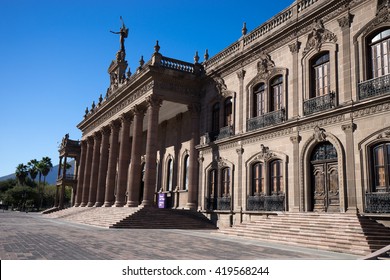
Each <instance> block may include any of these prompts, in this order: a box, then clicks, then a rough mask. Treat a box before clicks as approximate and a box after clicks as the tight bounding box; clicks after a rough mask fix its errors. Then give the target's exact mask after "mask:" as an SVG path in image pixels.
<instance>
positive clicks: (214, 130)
mask: <svg viewBox="0 0 390 280" xmlns="http://www.w3.org/2000/svg"><path fill="white" fill-rule="evenodd" d="M389 5H390V4H389V2H388V1H380V0H378V1H376V0H349V1H336V0H334V1H333V0H332V1H325V0H318V1H308V0H303V1H295V2H294V3H293V4H292V5H291V6H290V7H288V8H286V9H285V10H283V11H282V12H280V13H279V14H277V15H276V16H274V17H273V18H271V19H270V20H268V21H267V22H265V23H264V24H263V25H261V26H259V27H258V28H256V29H255V30H253V31H251V32H249V33H247V30H246V27H245V26H244V28H243V35H242V37H241V38H240V39H239V40H238V41H237V42H235V43H233V44H232V45H230V46H229V47H227V48H226V49H224V50H222V51H221V52H220V53H218V54H217V55H215V56H213V57H211V58H209V57H208V54H207V53H206V54H205V61H204V62H202V63H199V56H198V54H196V55H195V57H194V63H187V62H182V61H178V60H175V59H172V58H167V57H164V56H163V55H162V54H161V53H160V52H159V50H160V47H159V45H158V42H157V44H156V46H155V53H154V54H153V56H152V58H151V59H150V61H148V62H146V63H145V62H144V61H143V58H142V59H141V61H140V66H139V68H138V69H137V70H136V72H135V73H134V74H131V73H129V72H130V71H128V73H127V76H125V75H124V74H123V73H124V69H125V68H126V67H127V62H126V61H125V52H124V50H123V51H121V50H120V51H119V52H121V54H122V55H120V56H119V58H120V60H119V59H118V56H117V59H116V60H114V61H113V62H112V63H111V65H110V68H109V74H110V77H111V83H110V87H109V89H108V90H107V94H106V96H105V98H100V99H99V103H98V104H97V105H95V103H93V105H92V108H91V109H90V110H89V109H87V110H86V114H85V118H84V120H83V121H82V122H81V123H80V124H79V125H78V128H79V129H81V131H82V133H83V137H82V140H81V155H80V168H79V170H78V185H77V190H76V191H75V195H76V198H75V206H102V205H103V206H105V207H109V206H116V207H122V206H131V207H134V206H138V205H140V204H141V205H144V206H149V205H153V204H156V200H157V195H158V193H166V195H167V201H168V205H167V207H174V208H191V209H197V210H199V211H203V212H204V213H205V215H207V216H208V217H209V218H210V219H213V220H217V221H218V224H219V226H227V225H231V224H237V223H240V222H242V221H248V220H253V219H256V217H259V216H260V215H264V214H266V215H267V214H270V213H272V212H275V211H296V212H307V211H321V212H347V211H353V212H356V211H359V212H388V211H390V210H389V209H390V206H389V205H390V202H389V201H390V200H389V193H390V189H389V185H390V179H389V178H390V118H389V110H390V71H389V64H390V60H389V57H390V19H389V9H390V7H389ZM119 52H118V53H119Z"/></svg>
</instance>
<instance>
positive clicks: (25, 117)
mask: <svg viewBox="0 0 390 280" xmlns="http://www.w3.org/2000/svg"><path fill="white" fill-rule="evenodd" d="M293 2H294V1H293V0H278V1H271V2H270V1H260V0H247V1H246V0H243V1H236V0H197V1H186V0H141V1H135V0H126V1H113V0H111V1H101V0H94V1H93V0H61V1H60V0H34V1H33V0H0V63H1V65H0V98H1V99H0V102H1V103H0V104H1V105H0V106H1V109H0V120H1V122H0V128H1V129H0V133H1V134H0V177H1V176H4V175H8V174H11V173H13V172H14V171H15V168H16V166H17V165H18V164H19V163H24V164H26V163H27V162H28V161H29V160H31V159H38V160H40V159H41V158H42V157H44V156H49V157H50V158H51V159H52V162H53V164H54V165H56V164H58V145H59V143H60V141H61V139H62V137H63V136H64V135H65V134H66V133H69V134H70V138H71V139H80V138H81V132H80V131H79V130H78V129H77V127H76V125H77V124H78V123H79V122H80V121H81V120H82V118H83V115H84V110H85V108H86V107H87V106H88V107H90V105H91V104H92V101H94V100H95V102H96V101H97V99H98V97H99V95H100V94H103V96H104V94H105V92H106V89H107V87H108V85H109V77H108V74H107V68H108V66H109V65H110V62H111V60H113V59H114V58H115V54H116V52H117V50H118V49H119V37H118V35H114V34H112V33H110V32H109V31H110V30H113V31H119V28H120V26H121V22H120V20H119V17H120V16H122V17H123V19H124V21H125V24H126V26H127V27H128V28H129V36H128V38H127V40H126V42H125V47H126V53H127V56H126V58H127V61H128V63H129V65H130V67H131V70H132V71H133V70H134V69H136V67H137V66H138V61H139V59H140V56H141V55H143V56H144V59H145V61H148V60H149V59H150V57H151V54H152V53H153V47H154V45H155V42H156V40H159V42H160V46H161V49H160V52H161V53H162V54H163V55H164V56H168V57H172V58H176V59H180V60H184V61H188V62H193V57H194V54H195V51H196V50H198V51H199V56H200V57H201V61H203V54H204V51H205V49H208V50H209V54H210V56H213V55H215V54H217V53H218V52H220V51H222V50H223V49H224V48H226V47H227V46H229V45H230V44H232V43H233V42H235V41H236V40H238V39H239V37H240V36H241V28H242V23H243V22H246V23H247V28H248V31H251V30H253V29H254V28H256V27H257V26H259V25H261V24H262V23H264V22H265V21H267V20H268V19H270V18H271V17H272V16H274V15H275V14H277V13H278V12H280V11H282V10H283V9H284V8H286V7H288V6H289V5H291V4H292V3H293Z"/></svg>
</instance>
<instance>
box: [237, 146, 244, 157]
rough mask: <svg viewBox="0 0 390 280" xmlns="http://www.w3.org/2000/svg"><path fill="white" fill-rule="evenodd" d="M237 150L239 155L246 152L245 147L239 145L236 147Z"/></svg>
mask: <svg viewBox="0 0 390 280" xmlns="http://www.w3.org/2000/svg"><path fill="white" fill-rule="evenodd" d="M236 152H237V154H238V155H239V156H242V154H243V153H244V148H243V147H239V148H237V149H236Z"/></svg>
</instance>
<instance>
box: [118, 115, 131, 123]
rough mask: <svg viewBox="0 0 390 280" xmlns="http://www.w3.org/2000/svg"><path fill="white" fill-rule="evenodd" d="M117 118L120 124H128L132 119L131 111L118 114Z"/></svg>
mask: <svg viewBox="0 0 390 280" xmlns="http://www.w3.org/2000/svg"><path fill="white" fill-rule="evenodd" d="M119 119H120V120H121V123H122V124H130V123H131V122H132V120H133V113H132V112H126V113H123V114H121V115H120V116H119Z"/></svg>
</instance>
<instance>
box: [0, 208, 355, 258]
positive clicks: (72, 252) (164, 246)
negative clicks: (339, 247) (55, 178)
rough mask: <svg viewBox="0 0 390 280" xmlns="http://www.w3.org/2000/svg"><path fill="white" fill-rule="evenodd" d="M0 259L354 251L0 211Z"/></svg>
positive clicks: (245, 255) (279, 255)
mask: <svg viewBox="0 0 390 280" xmlns="http://www.w3.org/2000/svg"><path fill="white" fill-rule="evenodd" d="M0 232H1V233H0V259H1V260H128V259H131V260H188V259H192V260H209V259H211V260H225V259H232V260H245V259H247V260H251V259H252V260H254V259H276V260H286V259H287V260H289V259H301V260H309V259H316V260H324V259H332V260H339V259H357V258H358V257H357V256H352V255H347V254H339V253H331V252H326V251H319V250H312V249H306V248H302V247H295V246H286V245H278V244H271V243H263V242H259V241H256V240H252V239H244V238H236V237H227V236H222V235H219V234H216V233H215V231H209V230H196V231H194V230H172V229H169V230H164V229H152V230H151V229H105V228H98V227H93V226H88V225H81V224H76V223H71V222H67V221H64V220H60V219H52V218H46V217H45V216H43V215H41V214H38V213H21V212H12V211H4V212H2V211H0Z"/></svg>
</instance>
